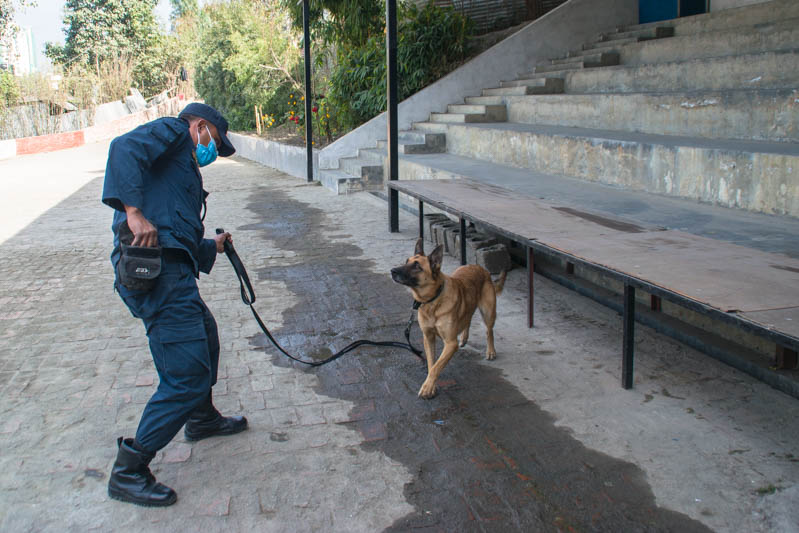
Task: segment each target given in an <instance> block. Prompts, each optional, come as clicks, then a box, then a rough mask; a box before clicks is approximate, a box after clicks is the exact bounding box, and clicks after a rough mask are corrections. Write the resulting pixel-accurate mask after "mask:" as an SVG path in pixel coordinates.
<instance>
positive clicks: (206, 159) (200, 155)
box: [196, 126, 217, 167]
mask: <svg viewBox="0 0 799 533" xmlns="http://www.w3.org/2000/svg"><path fill="white" fill-rule="evenodd" d="M205 129H206V130H207V131H208V136H209V137H210V138H211V140H210V142H209V143H208V146H204V145H202V144H200V138H199V137H198V138H197V150H196V153H197V164H198V165H199V166H201V167H204V166H205V165H210V164H211V163H213V162H214V161H216V156H217V152H216V142H215V141H214V137H213V136H212V135H211V130H209V129H208V126H206V127H205Z"/></svg>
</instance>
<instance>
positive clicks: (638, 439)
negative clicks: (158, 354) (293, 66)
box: [0, 146, 799, 532]
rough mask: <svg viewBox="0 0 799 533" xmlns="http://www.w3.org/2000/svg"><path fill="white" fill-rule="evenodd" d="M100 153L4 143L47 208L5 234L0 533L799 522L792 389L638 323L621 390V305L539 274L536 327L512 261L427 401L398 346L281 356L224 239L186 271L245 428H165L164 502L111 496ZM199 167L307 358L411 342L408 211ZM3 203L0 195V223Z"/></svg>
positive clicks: (136, 328) (262, 305)
mask: <svg viewBox="0 0 799 533" xmlns="http://www.w3.org/2000/svg"><path fill="white" fill-rule="evenodd" d="M81 150H82V151H81ZM104 151H105V147H103V146H89V147H83V148H80V149H77V150H76V151H72V150H70V151H64V152H57V153H53V154H47V155H41V156H36V157H35V158H22V159H17V160H13V161H8V162H0V183H2V184H3V186H4V190H5V196H6V197H9V196H10V197H11V198H18V199H19V203H20V205H22V204H23V203H24V204H25V205H28V207H27V208H26V209H27V210H31V211H30V212H31V213H35V214H36V213H41V214H40V216H38V218H35V220H32V222H30V223H29V224H27V225H26V226H24V227H22V228H20V231H18V232H16V233H13V234H11V235H9V236H8V237H7V239H6V240H5V241H4V242H2V244H0V387H2V390H0V394H2V398H3V400H2V402H0V414H1V415H2V418H0V449H1V450H2V455H1V456H0V491H2V492H0V530H2V531H14V532H16V531H64V530H67V531H90V530H91V531H113V530H118V531H130V530H135V531H156V532H167V531H168V532H172V531H201V530H202V531H207V532H213V531H290V532H302V531H342V532H343V531H346V532H359V531H382V530H389V531H408V530H421V531H491V532H494V531H561V530H564V531H680V532H682V531H706V530H708V529H710V530H715V531H730V532H738V531H755V532H757V531H763V532H766V531H799V510H797V506H796V501H797V500H799V449H798V448H799V445H798V444H797V442H799V439H798V438H797V437H799V421H797V419H796V417H795V416H794V415H793V413H795V412H796V405H797V404H796V400H795V399H792V398H790V397H787V396H785V395H783V394H781V393H778V392H776V391H774V390H772V389H770V388H769V387H767V386H765V385H763V384H761V383H759V382H756V381H754V380H753V379H751V378H749V377H748V376H746V375H743V374H740V373H738V372H736V371H734V370H732V369H730V368H729V367H726V366H724V365H721V364H720V363H718V362H716V361H715V360H713V359H710V358H708V357H706V356H703V355H702V354H699V353H696V352H694V351H693V350H690V349H688V348H686V347H684V346H682V345H679V344H677V343H675V342H674V341H672V340H670V339H667V338H664V337H662V336H660V335H657V334H654V333H652V332H651V331H650V330H648V329H647V328H644V327H640V328H638V329H637V338H636V365H637V366H636V382H635V388H634V389H633V390H632V391H624V390H622V389H621V388H620V387H619V377H618V376H619V371H620V356H619V351H620V339H621V336H620V327H621V320H620V317H619V316H618V315H616V314H615V313H613V312H612V311H609V310H608V309H606V308H603V307H601V306H599V305H596V304H594V303H593V302H591V301H588V300H586V299H584V298H581V297H579V296H577V295H575V294H574V293H571V292H569V291H568V290H566V289H563V288H562V287H560V286H557V285H554V284H552V283H550V282H549V281H548V280H546V279H538V280H536V283H537V285H536V290H537V294H536V306H537V308H536V327H535V329H534V330H532V331H530V330H527V329H526V327H525V325H524V324H525V309H524V308H525V300H524V272H522V271H521V270H515V271H512V272H511V273H510V275H509V279H508V283H507V285H506V291H505V293H504V294H503V295H502V296H501V297H500V300H499V304H498V314H499V318H498V322H497V326H496V345H497V351H498V357H497V359H496V360H495V361H492V362H487V361H485V360H484V359H483V353H484V350H485V344H484V336H483V334H482V331H481V327H480V319H479V317H478V318H475V327H473V328H472V335H471V340H470V346H467V347H466V348H465V349H462V350H461V351H460V352H459V353H458V354H457V356H456V357H455V358H454V359H453V361H452V363H450V365H449V366H448V367H447V369H446V370H445V372H444V374H443V380H444V381H443V382H442V383H441V386H440V390H439V394H438V396H437V397H435V398H434V399H432V400H429V401H425V400H421V399H419V398H417V396H416V393H417V391H418V388H419V386H420V384H421V382H422V381H423V379H424V369H423V367H422V366H421V364H420V363H419V362H418V360H417V359H415V358H414V357H413V356H411V355H409V354H407V353H405V352H401V351H397V350H382V349H365V350H363V351H361V352H359V353H357V354H356V355H351V356H346V357H345V358H343V359H341V360H339V361H337V362H335V363H333V364H331V365H328V366H325V367H321V368H319V369H312V370H309V369H307V368H301V367H299V366H297V365H296V364H289V363H288V362H287V360H286V359H284V358H283V357H281V356H278V355H276V353H275V350H274V349H273V348H271V347H269V346H266V343H265V340H264V337H263V335H261V334H260V333H259V330H258V327H257V325H256V323H255V322H254V320H253V319H252V317H251V315H250V313H249V310H248V309H247V307H246V306H244V305H243V304H242V303H241V301H240V300H239V296H238V286H237V285H236V282H235V278H234V277H233V272H232V269H231V267H230V266H229V264H227V262H226V260H225V259H224V257H223V256H222V257H220V261H219V262H218V263H217V266H216V268H215V269H214V271H213V272H212V274H211V275H210V276H204V277H203V279H202V282H201V292H202V294H203V296H204V297H205V299H206V301H207V302H208V304H209V307H210V308H211V310H212V311H213V312H214V314H215V315H216V318H217V321H218V322H219V325H220V335H221V341H222V347H223V353H222V365H221V368H220V382H219V384H218V385H217V387H216V388H215V392H214V394H215V397H216V399H217V404H218V406H219V407H220V408H221V409H222V410H223V411H226V412H243V413H244V414H246V415H247V416H248V418H249V420H250V424H251V429H250V430H249V431H247V432H245V433H242V434H239V435H236V436H232V437H227V438H217V439H208V440H205V441H201V442H198V443H193V444H192V443H187V442H185V441H184V440H183V438H182V436H178V437H177V438H176V439H175V441H173V442H172V443H171V444H170V445H169V446H168V447H167V448H166V449H165V450H164V451H163V453H161V454H159V455H158V457H157V458H156V460H155V462H154V467H153V468H154V471H155V473H156V475H157V476H158V478H159V480H161V481H163V482H164V483H167V484H169V485H170V486H172V487H173V488H175V489H176V490H177V492H178V494H179V500H178V503H177V504H176V505H175V506H173V507H171V508H167V509H146V508H140V507H135V506H131V505H126V504H122V503H119V502H116V501H113V500H109V499H108V497H107V495H106V483H107V480H108V478H107V476H108V471H109V468H110V466H111V464H112V462H113V459H114V456H115V446H114V444H115V439H116V437H117V436H119V435H126V436H130V435H132V434H133V432H134V430H135V427H136V424H137V421H138V417H139V414H140V413H141V410H142V407H143V405H144V403H145V402H146V401H147V399H148V397H149V396H150V394H151V393H152V391H153V390H154V388H155V386H156V385H157V377H156V375H155V371H154V369H153V366H152V363H151V361H150V356H149V353H148V351H147V347H146V340H145V337H144V335H143V328H142V326H141V325H140V324H139V323H138V322H137V321H136V320H134V319H133V318H132V317H131V316H130V314H129V313H128V312H127V310H126V309H125V307H124V306H123V304H122V303H121V301H120V300H119V299H118V298H117V297H116V295H115V294H114V293H113V290H112V286H111V282H112V272H111V268H110V266H109V264H108V261H107V257H108V254H109V252H110V231H109V226H110V218H111V213H110V210H109V209H108V208H106V207H104V206H102V205H101V204H100V202H99V196H100V190H101V186H102V182H101V178H100V177H99V176H101V171H102V169H103V168H104V164H105V162H104V158H103V154H104ZM78 162H79V164H78ZM43 168H44V169H58V172H59V173H61V174H63V175H64V177H65V178H64V179H65V180H70V182H71V183H74V184H75V186H80V184H82V183H85V185H84V186H82V187H81V188H79V189H78V190H76V191H75V192H74V193H72V194H69V195H68V196H64V199H63V201H61V202H60V203H58V204H56V205H52V200H48V199H45V200H43V203H42V204H38V203H37V202H34V201H31V196H29V195H28V194H29V193H28V192H27V191H30V190H31V189H30V187H29V185H30V183H28V182H27V181H26V180H20V179H19V175H18V174H17V173H18V172H24V173H25V174H26V175H30V176H31V177H33V176H36V175H45V174H47V172H52V170H43ZM12 169H13V173H14V176H11V173H12ZM205 176H206V188H207V189H209V190H210V191H211V192H212V195H211V197H210V199H209V213H208V218H207V220H206V223H207V228H208V229H209V232H211V231H212V230H213V228H215V227H217V226H223V227H225V229H228V230H231V231H233V233H234V238H235V241H236V247H237V249H238V250H239V253H240V255H241V256H242V258H243V259H244V261H245V263H246V265H247V267H248V269H249V271H250V273H251V276H252V278H253V279H254V281H255V282H256V292H257V294H258V301H257V302H256V306H257V308H258V309H259V311H260V313H261V315H262V316H263V317H264V318H265V319H266V321H267V324H268V326H269V327H270V328H271V329H272V331H273V332H274V333H275V335H276V337H277V338H278V339H279V340H281V341H282V342H284V344H285V345H286V346H287V347H288V348H290V349H292V350H295V351H297V352H300V353H303V354H305V355H307V356H309V357H319V356H323V355H325V354H326V353H329V352H330V351H331V350H335V349H337V348H338V347H341V346H343V345H345V344H347V343H348V342H350V341H351V340H353V339H356V338H372V339H399V338H400V337H401V333H402V330H403V328H404V324H405V322H406V320H407V317H408V315H409V312H410V303H411V298H410V296H409V295H408V293H407V292H406V291H405V289H403V288H402V287H399V286H398V285H395V284H393V283H392V282H391V281H390V277H389V276H388V270H389V269H390V268H391V267H392V266H395V265H397V264H399V263H400V262H402V261H404V258H405V257H406V256H407V255H410V253H411V251H412V249H413V242H414V234H413V232H414V229H415V227H416V226H415V220H414V219H412V218H410V217H408V216H406V215H405V214H404V213H403V214H401V217H402V218H401V226H402V228H403V233H400V234H389V233H387V231H386V220H385V219H386V217H385V204H384V203H382V202H381V201H380V200H378V199H376V198H374V197H372V196H370V195H366V194H356V195H350V196H335V195H333V194H331V193H330V192H329V191H327V190H326V189H324V188H322V187H318V186H308V185H306V184H304V183H303V182H301V181H300V180H297V179H295V178H290V177H288V176H285V175H283V174H280V173H278V172H275V171H273V170H270V169H267V168H264V167H260V166H258V165H255V164H252V163H249V162H246V161H242V160H233V161H220V162H219V163H215V164H214V165H212V166H211V167H209V168H208V170H207V171H206V172H205ZM13 177H16V178H17V179H16V181H13V180H12V178H13ZM21 184H26V185H28V187H24V188H23V187H21ZM47 188H48V189H49V187H47ZM67 189H68V188H67ZM34 190H35V188H34ZM18 216H22V215H19V214H18V213H13V214H11V213H6V212H2V213H0V227H10V224H12V223H13V222H14V220H16V217H18ZM455 266H456V261H455V260H454V259H452V258H447V260H446V261H445V270H447V271H451V270H452V269H454V268H455ZM414 337H415V338H416V342H417V344H418V337H419V334H418V330H415V331H414Z"/></svg>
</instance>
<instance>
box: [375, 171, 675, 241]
mask: <svg viewBox="0 0 799 533" xmlns="http://www.w3.org/2000/svg"><path fill="white" fill-rule="evenodd" d="M389 187H390V188H392V189H397V190H399V191H401V192H404V193H407V194H410V195H411V196H414V197H417V198H421V199H423V200H424V201H425V203H431V204H433V205H436V204H443V205H445V206H447V207H448V208H449V209H450V210H451V212H453V213H454V214H458V215H459V214H466V215H468V218H470V219H473V220H480V221H483V222H486V223H489V224H491V225H494V226H497V227H499V228H502V229H503V230H505V231H506V232H509V233H512V234H514V235H516V236H518V238H519V239H520V240H536V239H537V238H539V236H540V235H542V234H560V233H564V234H580V235H586V236H591V237H605V236H608V235H613V234H616V233H630V232H634V233H638V232H646V231H655V230H659V229H661V228H655V227H647V226H642V225H640V224H637V223H634V222H631V221H627V220H624V219H621V218H611V217H608V216H607V215H604V214H599V213H590V212H586V211H577V210H575V209H572V208H566V207H558V206H552V205H550V204H547V203H545V202H542V201H539V200H536V199H535V198H532V197H529V196H525V195H522V194H519V193H516V192H514V191H510V190H508V189H503V188H501V187H497V186H495V185H489V184H486V183H479V182H476V181H471V180H466V179H461V180H416V181H396V182H392V183H390V184H389ZM476 199H479V201H476Z"/></svg>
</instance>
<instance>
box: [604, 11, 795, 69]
mask: <svg viewBox="0 0 799 533" xmlns="http://www.w3.org/2000/svg"><path fill="white" fill-rule="evenodd" d="M797 48H799V18H793V19H788V20H780V21H777V22H773V23H768V24H762V25H758V26H749V27H746V28H735V29H731V30H725V31H717V32H706V33H701V34H691V35H683V36H675V37H672V38H670V39H662V40H657V41H643V42H639V43H635V44H628V45H624V46H621V47H619V48H616V50H617V51H618V53H619V56H620V61H621V64H623V65H644V64H652V63H663V62H674V61H691V60H694V59H700V58H711V57H725V56H731V55H732V56H737V55H744V54H755V53H761V52H772V51H779V50H796V49H797Z"/></svg>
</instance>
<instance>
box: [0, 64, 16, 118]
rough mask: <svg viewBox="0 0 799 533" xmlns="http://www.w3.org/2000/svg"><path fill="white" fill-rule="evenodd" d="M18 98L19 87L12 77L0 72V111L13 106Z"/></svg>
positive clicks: (2, 71) (3, 71)
mask: <svg viewBox="0 0 799 533" xmlns="http://www.w3.org/2000/svg"><path fill="white" fill-rule="evenodd" d="M19 98H20V92H19V86H18V85H17V81H16V80H15V79H14V75H13V74H11V73H10V72H7V71H5V70H0V109H3V108H4V107H8V106H12V105H15V104H16V103H17V102H18V101H19Z"/></svg>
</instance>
